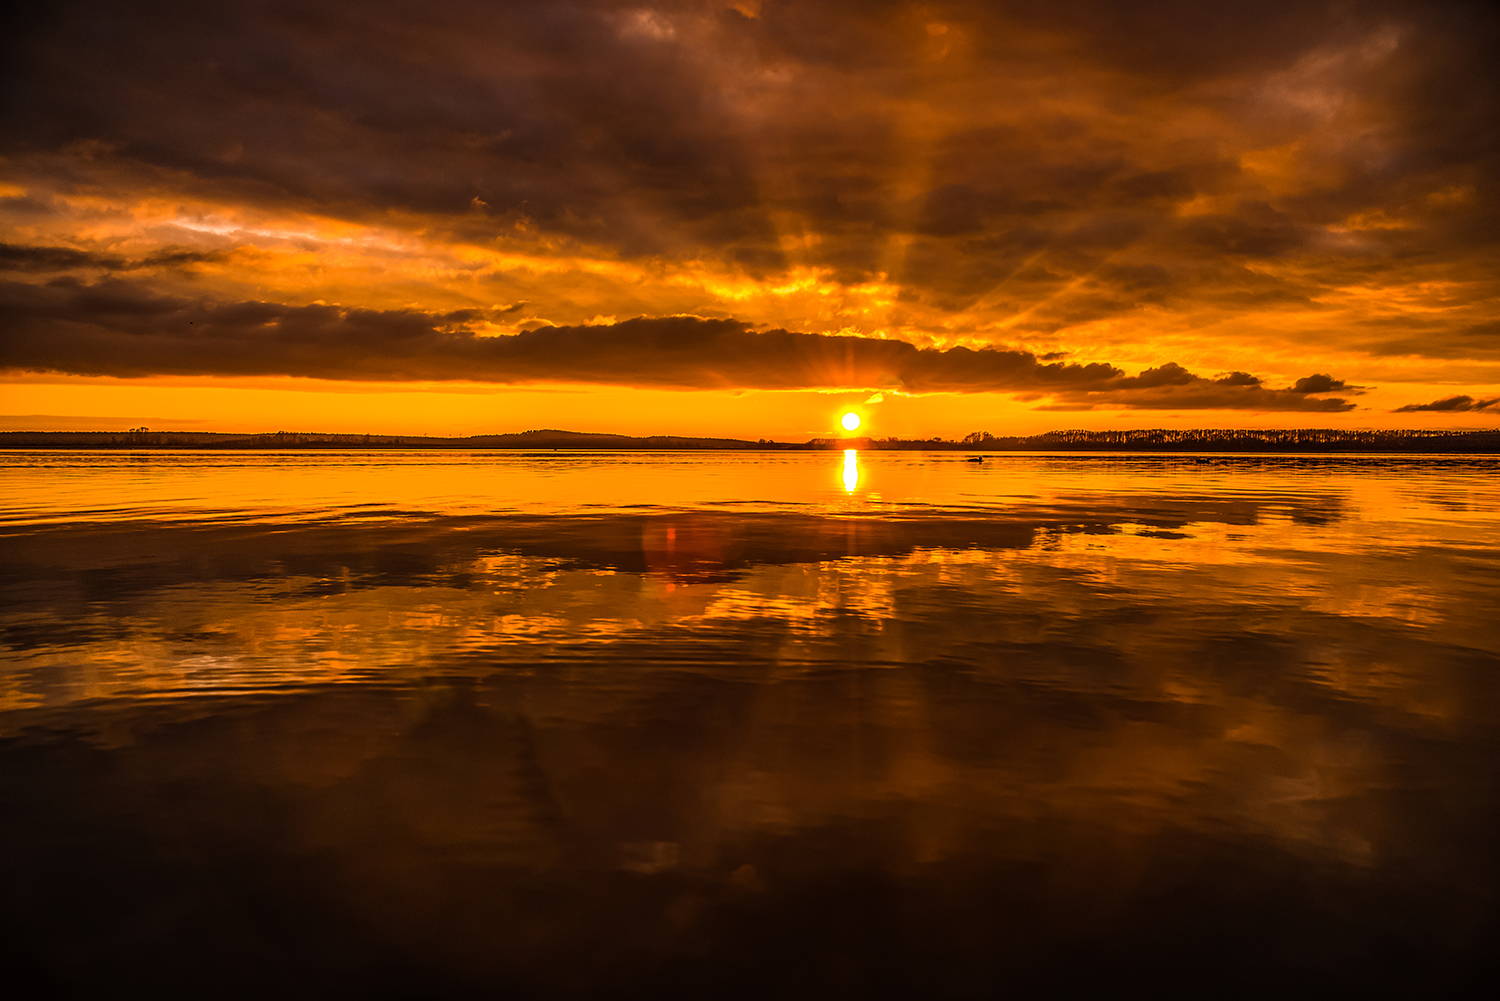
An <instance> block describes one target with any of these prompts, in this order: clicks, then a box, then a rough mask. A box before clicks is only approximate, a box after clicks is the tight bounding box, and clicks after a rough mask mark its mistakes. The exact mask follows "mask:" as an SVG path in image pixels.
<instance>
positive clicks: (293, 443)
mask: <svg viewBox="0 0 1500 1001" xmlns="http://www.w3.org/2000/svg"><path fill="white" fill-rule="evenodd" d="M350 448H353V449H391V450H402V451H414V450H476V449H478V450H497V451H538V450H555V451H583V450H586V451H740V452H794V451H827V450H835V449H850V448H853V449H860V450H865V451H928V452H934V451H935V452H1033V451H1034V452H1280V453H1288V454H1315V453H1335V452H1342V453H1350V452H1353V453H1417V452H1423V453H1451V454H1471V455H1472V454H1495V453H1500V430H1496V431H1342V430H1334V429H1288V430H1280V429H1278V430H1195V431H1169V430H1144V431H1049V432H1047V433H1045V434H1039V435H1028V436H1012V437H999V436H995V435H989V434H984V433H976V434H971V435H968V436H967V437H965V438H963V439H960V440H956V441H955V440H948V439H939V438H931V439H926V440H923V439H898V438H882V439H874V438H814V439H811V440H810V441H805V442H778V441H771V440H769V439H760V440H758V441H748V440H742V439H738V438H698V437H685V436H676V435H652V436H649V437H631V436H629V435H616V434H592V433H588V432H581V431H557V430H550V429H549V430H540V431H521V432H516V433H512V434H492V435H471V436H469V437H465V438H439V437H432V436H427V435H363V434H327V433H321V432H288V431H277V432H274V433H268V434H233V433H226V432H211V431H151V430H149V429H146V428H137V429H134V430H131V431H0V449H72V450H80V451H112V450H141V449H150V450H157V451H181V450H188V449H211V450H219V449H223V450H229V451H240V450H265V449H273V450H296V451H306V450H312V451H316V450H323V449H350Z"/></svg>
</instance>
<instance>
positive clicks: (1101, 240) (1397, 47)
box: [0, 0, 1500, 406]
mask: <svg viewBox="0 0 1500 1001" xmlns="http://www.w3.org/2000/svg"><path fill="white" fill-rule="evenodd" d="M33 6H35V5H33ZM43 6H45V8H46V9H45V10H44V11H42V10H36V11H33V12H32V13H29V14H27V15H25V17H24V18H23V19H21V20H19V21H17V22H15V23H14V24H12V25H10V26H9V29H10V30H9V31H7V32H4V33H0V34H4V35H5V36H6V39H5V43H4V44H5V51H4V55H5V59H4V60H3V62H4V72H5V73H6V79H5V81H4V86H3V87H0V156H3V157H5V159H6V165H7V169H8V170H9V171H11V172H12V173H13V174H15V175H16V176H17V177H20V178H21V179H23V180H25V181H27V182H28V183H29V184H34V186H36V187H38V188H39V189H40V188H46V189H48V190H52V191H54V192H62V193H64V194H69V193H71V194H84V195H88V196H90V197H94V198H97V197H101V195H100V193H101V192H103V193H106V194H112V195H115V196H118V197H122V198H123V197H125V196H126V195H128V194H130V193H132V192H139V193H149V194H150V195H151V196H153V197H162V198H168V199H170V198H172V197H176V196H178V195H181V196H183V197H184V198H189V197H190V198H199V199H204V200H208V201H216V202H220V203H229V204H235V205H241V206H246V207H248V208H251V209H255V210H264V211H267V212H271V213H276V212H285V213H288V214H295V213H316V214H318V215H319V216H320V217H325V218H326V217H331V218H334V219H340V220H352V221H357V222H368V223H378V224H382V225H383V224H385V223H387V222H388V221H389V220H391V219H393V218H402V219H416V220H419V221H418V222H415V223H412V225H413V227H414V228H416V229H419V230H420V231H421V232H422V233H423V234H424V237H430V238H433V239H435V240H454V241H462V242H465V243H470V244H478V245H481V246H483V245H497V244H501V243H503V242H504V241H506V240H511V239H513V238H515V237H516V234H517V233H518V232H524V233H526V234H530V235H531V236H533V237H534V238H535V240H536V241H537V245H538V246H545V247H546V248H549V250H550V249H556V248H558V247H569V246H579V245H582V246H587V247H590V248H599V249H600V253H601V254H602V255H604V256H607V257H610V258H612V259H621V260H628V261H633V262H643V264H644V265H646V266H650V267H654V268H660V269H663V270H666V269H670V267H671V266H672V265H673V264H674V263H681V262H700V261H709V262H717V263H719V264H722V265H723V266H724V267H726V268H730V269H741V270H743V271H744V272H747V273H748V274H750V275H751V276H752V277H765V276H768V275H773V274H778V273H781V272H783V271H784V270H785V269H787V268H789V267H793V266H805V267H808V268H816V269H823V272H824V273H826V274H827V275H829V276H831V277H832V278H833V279H835V280H837V281H840V282H843V283H846V284H854V283H859V282H865V281H872V280H876V279H878V278H879V276H882V275H884V276H885V278H884V279H880V280H886V281H889V282H890V283H892V284H896V285H900V286H901V288H902V297H901V299H902V302H903V303H906V304H910V306H911V307H912V308H913V309H920V310H925V311H927V314H928V315H931V314H933V313H939V314H940V313H945V312H955V311H963V310H969V309H971V308H975V307H976V305H977V304H983V307H984V308H985V309H987V310H991V311H993V312H994V313H995V314H998V315H1002V316H1007V317H1018V318H1019V319H1017V320H1016V322H1014V323H1010V324H1008V329H1010V330H1013V331H1014V332H1016V333H1017V334H1019V335H1035V336H1037V338H1038V342H1037V343H1038V344H1039V346H1041V347H1050V346H1052V345H1051V343H1050V341H1048V340H1047V338H1049V337H1050V336H1051V335H1054V334H1057V333H1059V332H1062V331H1067V330H1070V329H1083V328H1084V327H1086V325H1088V324H1091V323H1094V322H1096V321H1102V320H1108V319H1112V318H1131V317H1139V316H1140V315H1142V313H1143V311H1146V310H1152V311H1161V312H1166V313H1171V312H1189V311H1193V310H1197V309H1211V310H1222V311H1230V312H1243V311H1252V310H1257V311H1269V312H1274V311H1277V310H1288V309H1298V310H1313V309H1325V308H1327V307H1326V305H1325V301H1326V300H1327V299H1328V298H1329V296H1328V293H1329V291H1330V290H1337V289H1345V288H1349V287H1352V286H1362V285H1369V286H1371V287H1376V286H1394V285H1397V284H1401V283H1402V282H1405V281H1422V282H1426V281H1428V280H1429V279H1431V278H1433V277H1437V278H1442V277H1443V276H1444V275H1446V274H1447V272H1448V271H1450V270H1452V269H1453V268H1454V267H1456V266H1457V265H1456V262H1469V263H1470V264H1471V265H1473V266H1476V267H1478V269H1479V270H1480V271H1481V272H1482V274H1481V276H1480V277H1478V278H1475V279H1474V280H1473V281H1472V283H1471V290H1470V291H1469V292H1468V293H1465V294H1467V295H1469V296H1470V297H1471V299H1472V301H1473V302H1476V303H1485V302H1493V301H1495V298H1496V293H1497V292H1500V289H1497V288H1496V281H1495V278H1494V269H1493V266H1492V263H1489V264H1487V263H1486V262H1492V261H1493V259H1494V253H1495V251H1496V249H1497V240H1500V196H1497V192H1500V140H1497V138H1496V137H1497V136H1500V130H1497V129H1496V128H1495V122H1496V121H1497V120H1500V71H1497V69H1496V67H1497V65H1500V62H1497V60H1496V59H1495V52H1496V51H1497V43H1500V16H1497V13H1496V8H1495V7H1494V5H1492V4H1482V3H1471V2H1467V0H1420V2H1418V0H1261V2H1256V3H1247V2H1235V3H1219V4H1207V3H1202V2H1201V0H1139V2H1133V3H1122V2H1119V0H957V2H950V3H940V4H917V3H895V2H867V0H796V2H793V0H763V2H761V3H760V4H759V5H758V8H757V13H756V16H754V17H750V16H746V15H744V14H742V13H740V12H737V11H735V10H733V9H731V8H730V7H729V6H728V4H726V3H714V2H700V0H662V2H659V3H653V4H651V5H643V4H638V3H635V2H624V0H618V2H617V0H540V2H491V0H425V2H417V0H370V2H368V3H361V4H358V5H349V4H337V3H333V2H332V0H298V2H295V3H294V2H291V0H253V2H252V0H225V2H222V3H214V4H202V3H188V2H186V0H157V2H145V3H134V4H128V5H120V4H116V3H109V2H105V0H59V2H57V3H50V4H46V5H43ZM1267 151H1270V152H1267ZM1278 151H1279V152H1278ZM11 203H14V205H11ZM49 205H50V203H47V202H45V200H37V199H34V198H33V199H30V200H26V199H8V200H6V203H5V205H3V206H0V222H3V221H4V220H5V219H19V218H20V217H21V213H22V212H23V210H24V211H25V212H29V213H33V214H35V213H36V212H41V211H43V210H44V209H45V210H46V211H53V209H52V208H50V207H48V206H49ZM28 217H29V216H28ZM1351 220H1352V221H1351ZM803 235H810V236H814V237H816V239H815V240H811V239H809V240H801V241H800V242H799V240H798V238H799V237H801V236H803ZM11 239H15V237H11ZM32 249H34V250H35V251H36V254H37V255H40V256H32V257H26V256H25V254H22V255H21V256H20V257H18V258H17V259H15V260H11V261H9V262H8V266H9V267H10V268H11V269H12V270H27V271H46V270H59V271H64V270H72V269H85V268H104V269H106V270H120V269H123V268H124V267H126V266H127V265H129V266H132V267H133V266H150V264H151V262H150V261H149V260H145V259H143V260H140V261H134V262H131V261H124V260H119V259H115V258H112V257H109V255H108V254H104V255H102V256H99V257H92V256H90V257H89V259H87V260H85V259H83V258H79V259H77V260H76V261H73V262H72V263H69V261H68V260H66V259H65V257H62V256H54V257H52V258H47V257H46V253H45V252H44V251H46V248H32ZM49 252H50V251H49ZM58 253H62V251H58ZM75 253H78V254H83V253H84V252H83V251H76V252H75ZM1475 262H1478V263H1477V264H1475ZM156 263H157V264H161V265H168V264H172V263H174V262H172V261H166V260H162V261H158V262H156ZM175 263H187V262H175ZM527 294H528V295H529V294H531V293H529V292H528V293H527ZM329 297H330V298H331V297H332V296H329ZM507 298H514V296H509V295H507ZM549 305H550V304H548V303H541V304H540V305H539V311H540V313H541V315H548V308H549ZM601 311H602V312H606V313H607V312H611V311H615V312H618V313H619V315H629V313H631V312H635V311H636V310H634V309H625V308H620V309H618V310H616V309H615V308H614V307H612V306H608V307H605V308H603V309H601ZM705 311H706V310H705ZM1153 315H1154V314H1153ZM1432 315H1437V314H1436V313H1434V314H1432ZM1443 315H1453V316H1458V314H1457V313H1453V314H1443ZM1474 319H1475V318H1474V317H1468V318H1465V319H1463V320H1454V321H1453V322H1452V323H1444V324H1440V325H1439V327H1438V328H1437V329H1435V330H1433V331H1432V332H1431V333H1430V334H1429V335H1427V336H1424V337H1422V338H1421V339H1420V340H1417V339H1409V340H1402V341H1401V342H1400V343H1399V344H1397V343H1395V342H1392V343H1391V344H1390V345H1388V350H1391V351H1396V352H1398V353H1419V354H1426V355H1428V356H1430V357H1443V358H1460V357H1475V356H1483V355H1484V353H1485V352H1487V351H1490V350H1491V349H1490V348H1489V347H1488V346H1487V345H1486V344H1484V343H1478V342H1476V341H1475V340H1474V339H1472V338H1468V337H1466V336H1465V335H1464V334H1462V333H1461V331H1460V330H1459V328H1460V327H1461V326H1463V325H1464V324H1470V323H1472V322H1473V321H1474ZM1479 319H1480V320H1483V319H1484V318H1482V317H1481V318H1479ZM1370 322H1371V323H1372V324H1373V323H1376V322H1378V321H1377V320H1371V321H1370ZM837 326H838V325H837V324H830V329H834V328H836V327H837ZM880 326H882V325H881V324H875V323H872V324H871V325H870V326H869V327H867V328H864V329H876V328H877V327H880ZM1268 330H1269V331H1271V332H1268V333H1267V334H1266V335H1265V336H1267V337H1269V336H1273V333H1274V331H1275V326H1274V325H1270V327H1269V328H1268ZM1080 336H1087V334H1083V335H1080ZM1205 336H1208V335H1205ZM1281 336H1284V337H1286V338H1289V339H1294V340H1295V339H1296V338H1297V337H1299V336H1301V335H1298V334H1294V333H1285V334H1283V335H1281ZM1347 336H1348V338H1349V340H1350V341H1351V343H1354V342H1365V343H1368V342H1369V341H1370V340H1371V339H1372V338H1371V337H1368V336H1364V335H1362V334H1361V333H1360V331H1359V330H1357V329H1355V328H1352V327H1351V328H1350V333H1349V334H1348V335H1347ZM1075 346H1076V345H1075ZM1375 350H1385V349H1381V348H1377V349H1375ZM1235 363H1236V362H1233V361H1228V362H1226V364H1235ZM1241 364H1242V363H1241ZM1239 388H1244V389H1247V390H1248V389H1249V388H1252V387H1248V386H1246V387H1239ZM1333 388H1334V389H1338V388H1340V387H1333ZM1304 392H1305V393H1306V392H1323V390H1305V391H1304ZM1308 405H1309V406H1311V405H1312V403H1311V402H1309V404H1308Z"/></svg>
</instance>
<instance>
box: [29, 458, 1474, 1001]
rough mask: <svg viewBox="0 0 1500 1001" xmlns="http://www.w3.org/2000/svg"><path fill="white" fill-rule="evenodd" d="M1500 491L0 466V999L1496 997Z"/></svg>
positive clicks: (681, 469) (609, 471) (567, 471)
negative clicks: (1491, 985)
mask: <svg viewBox="0 0 1500 1001" xmlns="http://www.w3.org/2000/svg"><path fill="white" fill-rule="evenodd" d="M1497 465H1500V463H1497V461H1496V460H1495V459H1493V458H1488V457H1485V458H1473V459H1469V458H1464V457H1452V456H1446V457H1422V456H1381V457H1369V456H1337V455H1328V456H1312V457H1308V456H1303V457H1285V456H1254V455H1236V456H1174V455H1151V456H1131V455H1099V454H1092V455H1054V456H1048V455H1037V454H1016V455H1006V454H995V455H989V456H987V457H986V458H985V459H984V461H982V462H970V461H968V457H966V456H964V455H962V454H955V453H935V454H925V455H924V454H920V453H910V452H907V453H878V454H865V453H860V454H858V455H853V454H847V455H846V454H845V453H838V452H827V453H793V454H787V453H781V454H776V453H772V454H765V455H753V454H730V453H693V454H683V453H676V454H651V453H614V454H600V453H595V454H581V453H538V454H517V453H493V454H485V453H473V454H453V453H422V452H409V453H381V452H363V453H361V452H351V453H344V454H328V453H319V454H295V453H241V454H233V455H225V454H214V453H196V454H193V453H188V454H164V453H145V452H142V453H139V454H119V453H114V454H87V453H65V452H53V453H47V452H11V453H0V567H3V574H4V577H3V580H0V597H3V600H0V640H3V647H4V652H3V658H4V659H3V665H0V921H3V926H0V941H3V952H4V960H5V963H6V969H7V978H8V980H9V982H11V983H23V984H27V985H30V986H31V987H32V988H33V990H34V992H35V996H79V997H100V996H106V995H108V996H125V995H127V994H130V993H141V992H147V993H149V994H154V996H157V997H272V996H275V997H289V998H300V997H306V998H468V997H505V998H574V997H648V996H649V997H656V998H709V997H727V998H736V997H742V998H804V997H805V998H820V999H821V998H844V997H848V998H865V997H893V998H894V997H903V998H905V997H932V998H992V997H1036V996H1062V995H1066V994H1070V993H1077V992H1080V991H1109V992H1115V991H1118V990H1121V989H1123V988H1128V987H1130V986H1132V985H1143V986H1145V987H1146V988H1148V989H1150V990H1152V991H1154V992H1155V993H1158V994H1162V993H1165V994H1167V995H1169V996H1207V997H1226V996H1256V997H1263V996H1266V995H1267V993H1269V992H1273V993H1274V994H1276V995H1285V994H1294V995H1295V994H1301V993H1306V992H1311V991H1315V990H1328V991H1333V992H1335V996H1337V993H1338V992H1341V991H1349V990H1356V989H1357V990H1362V991H1364V992H1366V993H1370V994H1375V995H1390V996H1404V997H1409V996H1432V997H1446V996H1453V997H1466V996H1474V991H1475V985H1478V984H1483V983H1485V982H1493V978H1494V977H1495V975H1496V974H1497V973H1500V970H1497V964H1496V961H1495V959H1494V957H1493V953H1494V951H1495V950H1494V946H1495V943H1496V942H1497V941H1500V898H1497V888H1500V865H1497V863H1500V848H1497V842H1500V768H1497V765H1500V727H1497V723H1500V622H1497V620H1500V615H1497V600H1496V594H1497V593H1500V592H1497V584H1500V486H1497V479H1496V472H1497Z"/></svg>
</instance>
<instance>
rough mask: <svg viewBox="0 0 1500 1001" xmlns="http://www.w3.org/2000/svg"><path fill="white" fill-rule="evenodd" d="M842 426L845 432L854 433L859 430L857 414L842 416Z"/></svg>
mask: <svg viewBox="0 0 1500 1001" xmlns="http://www.w3.org/2000/svg"><path fill="white" fill-rule="evenodd" d="M842 423H843V425H844V430H845V431H854V430H857V429H858V428H859V414H856V413H847V414H845V415H844V419H843V422H842Z"/></svg>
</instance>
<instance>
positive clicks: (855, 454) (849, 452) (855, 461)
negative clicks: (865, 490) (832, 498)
mask: <svg viewBox="0 0 1500 1001" xmlns="http://www.w3.org/2000/svg"><path fill="white" fill-rule="evenodd" d="M857 486H859V449H856V448H846V449H844V491H845V492H846V493H851V494H852V493H854V488H855V487H857Z"/></svg>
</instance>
